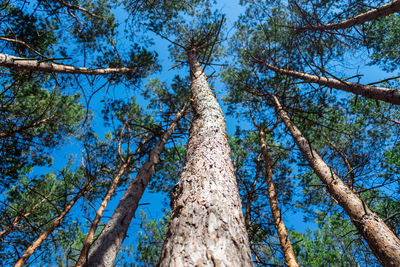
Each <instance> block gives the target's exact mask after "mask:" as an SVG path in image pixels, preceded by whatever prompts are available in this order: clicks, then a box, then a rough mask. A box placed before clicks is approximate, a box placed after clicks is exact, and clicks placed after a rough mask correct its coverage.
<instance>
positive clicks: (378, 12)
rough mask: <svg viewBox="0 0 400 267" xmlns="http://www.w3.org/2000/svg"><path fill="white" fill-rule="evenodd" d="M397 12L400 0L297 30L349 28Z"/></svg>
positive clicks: (399, 7)
mask: <svg viewBox="0 0 400 267" xmlns="http://www.w3.org/2000/svg"><path fill="white" fill-rule="evenodd" d="M395 12H400V0H394V1H392V2H389V3H387V4H386V5H383V6H380V7H378V8H376V9H373V10H370V11H367V12H365V13H362V14H359V15H357V16H355V17H352V18H350V19H346V20H344V21H340V22H336V23H328V24H322V25H307V26H304V27H301V28H298V29H297V30H296V31H297V32H302V31H306V30H314V31H325V30H341V29H347V28H350V27H353V26H355V25H359V24H362V23H365V22H367V21H371V20H375V19H377V18H380V17H385V16H389V15H391V14H393V13H395Z"/></svg>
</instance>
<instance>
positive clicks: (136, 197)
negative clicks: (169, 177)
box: [83, 108, 185, 267]
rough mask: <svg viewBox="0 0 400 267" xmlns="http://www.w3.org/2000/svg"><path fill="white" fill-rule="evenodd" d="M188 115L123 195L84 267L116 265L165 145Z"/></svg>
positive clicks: (171, 128) (161, 142)
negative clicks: (115, 262) (115, 261)
mask: <svg viewBox="0 0 400 267" xmlns="http://www.w3.org/2000/svg"><path fill="white" fill-rule="evenodd" d="M184 112H185V108H183V109H182V110H180V111H179V112H178V113H177V114H176V116H175V118H174V120H173V121H172V123H171V125H170V126H169V128H168V130H167V131H166V132H165V133H164V134H163V135H162V137H161V138H160V139H159V140H158V141H157V143H156V145H155V146H154V148H153V149H152V150H151V152H150V155H149V157H148V159H147V160H146V162H145V163H144V164H143V166H142V168H140V170H139V172H138V174H137V176H136V178H135V179H134V180H133V181H132V182H131V184H130V185H129V187H128V188H127V190H126V191H125V194H124V195H123V196H122V198H121V200H120V202H119V204H118V206H117V208H116V209H115V211H114V214H113V215H112V216H111V218H110V220H109V221H108V222H107V224H106V226H105V227H104V229H103V231H102V232H101V234H100V236H99V237H98V239H97V240H96V241H95V242H94V244H93V247H92V248H91V249H90V251H89V256H88V259H87V262H86V263H85V264H84V265H83V266H88V267H89V266H90V267H91V266H108V267H111V266H113V263H114V260H115V259H116V257H117V254H118V251H119V249H120V247H121V244H122V242H123V241H124V239H125V237H126V233H127V231H128V228H129V225H130V223H131V220H132V218H133V216H134V215H135V212H136V209H137V207H138V206H139V201H140V199H141V198H142V195H143V193H144V191H145V189H146V187H147V185H148V183H149V182H150V180H151V177H152V175H153V171H154V169H155V166H156V164H157V163H158V161H159V159H160V155H161V152H162V151H163V150H164V146H165V144H166V143H167V141H168V139H169V138H170V137H171V135H172V133H173V132H174V130H175V128H176V126H177V125H178V121H179V120H180V119H181V118H182V116H183V114H184Z"/></svg>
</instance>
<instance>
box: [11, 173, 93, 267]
mask: <svg viewBox="0 0 400 267" xmlns="http://www.w3.org/2000/svg"><path fill="white" fill-rule="evenodd" d="M92 182H93V180H90V181H89V182H88V183H87V184H86V186H85V187H84V188H82V189H81V190H79V192H78V193H77V194H76V195H75V197H74V198H73V199H72V200H71V201H70V202H69V203H68V205H67V206H66V207H65V209H64V210H63V211H62V212H61V214H60V215H59V216H58V217H57V218H56V219H55V220H54V221H53V222H52V223H51V224H50V226H49V228H48V229H47V230H46V231H45V232H44V233H43V234H41V235H40V236H39V237H38V238H37V239H36V241H35V242H33V243H32V245H30V246H29V248H27V249H26V250H25V252H24V254H23V255H22V256H21V258H20V259H19V260H18V261H17V262H16V263H15V265H14V267H21V266H23V265H24V263H25V262H26V261H27V260H28V259H29V257H30V256H31V255H32V254H33V253H35V251H36V249H37V248H38V247H39V246H40V245H41V244H42V243H43V241H45V240H46V238H47V237H48V236H49V235H51V233H53V231H54V229H56V228H57V227H58V226H59V225H60V224H61V222H62V220H64V218H65V216H66V215H67V214H68V213H69V211H70V210H71V209H72V207H73V206H74V205H75V203H76V202H77V201H78V199H79V198H80V197H81V196H83V195H85V194H86V193H87V192H88V191H89V190H90V188H91V187H92Z"/></svg>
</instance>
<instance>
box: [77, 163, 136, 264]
mask: <svg viewBox="0 0 400 267" xmlns="http://www.w3.org/2000/svg"><path fill="white" fill-rule="evenodd" d="M128 165H129V159H128V160H127V161H126V162H124V163H123V164H122V166H121V168H120V169H119V171H118V174H117V175H116V176H115V178H114V180H113V182H112V184H111V186H110V188H109V189H108V191H107V194H106V195H105V197H104V198H103V201H102V202H101V205H100V207H99V209H98V210H97V213H96V216H95V217H94V219H93V222H92V224H91V225H90V229H89V232H88V234H87V236H86V239H85V242H84V243H83V248H82V250H81V254H80V255H79V258H78V260H77V261H76V264H75V267H81V266H83V264H84V263H85V262H86V261H87V257H88V252H89V248H90V245H91V244H92V242H93V238H94V235H95V233H96V230H97V226H98V224H99V222H100V219H101V217H102V216H103V212H104V210H105V209H106V207H107V204H108V202H109V201H110V199H111V196H112V195H113V194H114V192H115V189H116V188H117V185H118V182H119V179H120V178H121V177H122V175H123V174H124V172H125V170H126V168H127V167H128Z"/></svg>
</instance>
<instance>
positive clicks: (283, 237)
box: [259, 128, 299, 266]
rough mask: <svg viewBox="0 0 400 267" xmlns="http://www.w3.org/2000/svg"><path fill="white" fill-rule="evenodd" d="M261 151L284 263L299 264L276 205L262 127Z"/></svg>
mask: <svg viewBox="0 0 400 267" xmlns="http://www.w3.org/2000/svg"><path fill="white" fill-rule="evenodd" d="M259 136H260V144H261V153H262V155H263V157H264V165H265V171H266V177H265V178H266V180H267V189H268V201H269V205H270V207H271V212H272V216H273V217H274V224H275V228H276V231H277V233H278V238H279V243H280V245H281V249H282V251H283V255H284V257H285V263H286V265H288V266H299V264H298V263H297V259H296V256H295V254H294V251H293V247H292V244H291V243H290V240H289V235H288V233H287V231H286V226H285V223H284V222H283V220H282V215H281V210H280V208H279V205H278V198H277V196H276V190H275V184H274V180H273V170H272V160H271V157H270V155H269V152H268V148H267V143H266V142H265V132H264V130H263V129H262V128H260V129H259Z"/></svg>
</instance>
